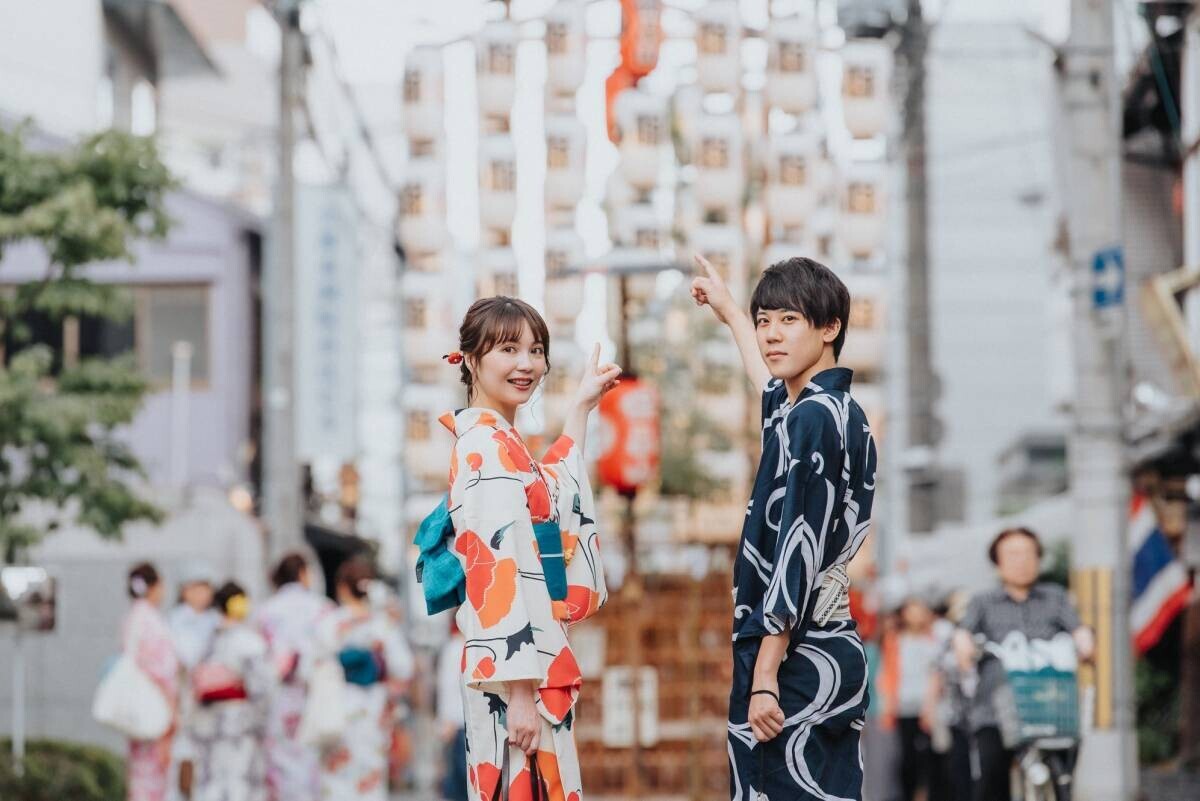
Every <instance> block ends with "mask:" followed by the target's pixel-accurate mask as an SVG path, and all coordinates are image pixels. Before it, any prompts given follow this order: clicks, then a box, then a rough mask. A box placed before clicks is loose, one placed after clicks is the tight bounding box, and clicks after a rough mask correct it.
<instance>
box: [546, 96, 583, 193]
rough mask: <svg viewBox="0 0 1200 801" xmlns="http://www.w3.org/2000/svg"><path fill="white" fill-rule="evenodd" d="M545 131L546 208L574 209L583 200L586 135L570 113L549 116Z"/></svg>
mask: <svg viewBox="0 0 1200 801" xmlns="http://www.w3.org/2000/svg"><path fill="white" fill-rule="evenodd" d="M545 129H546V207H547V208H574V207H575V206H576V205H577V204H578V203H579V200H580V199H581V198H582V197H583V189H584V181H585V177H586V164H585V163H584V162H585V159H586V136H587V132H586V130H585V129H584V126H583V122H582V121H581V120H580V119H579V118H578V117H576V116H574V115H567V114H553V115H550V114H548V115H547V116H546V122H545Z"/></svg>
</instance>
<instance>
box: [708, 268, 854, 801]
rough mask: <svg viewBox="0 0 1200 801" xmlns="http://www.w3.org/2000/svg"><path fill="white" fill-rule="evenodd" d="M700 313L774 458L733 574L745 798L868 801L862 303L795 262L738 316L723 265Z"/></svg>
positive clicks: (753, 502) (734, 752) (758, 484)
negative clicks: (724, 351)
mask: <svg viewBox="0 0 1200 801" xmlns="http://www.w3.org/2000/svg"><path fill="white" fill-rule="evenodd" d="M696 261H697V263H698V264H699V266H700V267H701V268H702V269H703V274H702V275H700V276H698V277H697V278H695V280H694V281H693V282H692V297H693V298H694V299H695V301H696V303H697V305H701V306H704V305H707V306H708V307H709V308H710V309H711V310H712V312H713V314H714V315H715V316H716V318H717V319H718V320H720V321H721V322H722V323H724V324H725V325H726V326H728V327H729V330H730V331H731V332H732V334H733V338H734V341H735V342H736V343H737V346H738V350H739V351H740V352H741V356H742V362H743V364H744V365H745V368H746V373H747V375H748V376H749V378H750V380H751V382H753V384H754V386H755V387H756V388H758V389H760V390H761V391H762V457H761V459H760V461H759V466H758V474H757V476H756V477H755V479H754V489H753V493H752V495H751V498H750V503H749V506H748V507H747V509H746V519H745V523H744V524H743V527H742V539H741V544H740V546H739V549H738V554H737V559H736V563H735V566H734V589H733V594H734V611H733V688H732V690H731V692H730V696H729V741H728V748H729V761H730V797H731V798H732V799H733V801H743V800H744V801H799V800H800V799H823V800H826V799H828V800H834V799H836V800H838V801H841V800H842V799H854V800H855V801H857V800H858V799H861V798H862V761H861V758H860V755H859V737H860V732H861V730H862V726H863V716H864V714H865V713H866V709H867V701H868V697H867V660H866V656H865V655H864V653H863V647H862V642H861V641H860V640H859V637H858V634H857V632H856V631H855V624H854V621H853V620H851V618H850V611H849V600H848V589H849V579H848V578H847V575H846V564H847V563H848V562H849V561H850V560H851V559H852V558H853V557H854V554H855V552H857V551H858V548H859V546H861V545H862V543H863V540H864V539H865V538H866V536H867V529H868V527H869V525H870V519H871V501H872V497H873V495H874V491H875V443H874V440H873V439H872V437H871V429H870V426H869V425H868V423H867V418H866V416H865V415H864V414H863V410H862V408H861V407H860V406H859V405H858V404H857V403H855V401H854V399H853V398H851V397H850V381H851V377H852V373H851V371H850V370H848V369H846V368H844V367H838V366H837V360H838V356H839V354H840V353H841V350H842V344H843V343H844V342H845V339H846V325H847V322H848V319H849V316H850V293H849V291H848V290H847V289H846V285H845V284H843V283H842V282H841V280H839V279H838V277H837V276H836V275H834V274H833V272H832V271H830V270H829V269H828V268H827V267H825V266H823V265H821V264H818V263H817V262H815V261H812V260H811V259H806V258H792V259H787V260H785V261H782V262H779V263H778V264H775V265H772V266H771V267H770V268H768V269H767V270H765V271H764V272H763V275H762V278H761V280H760V281H759V283H758V286H757V287H755V289H754V294H753V298H752V299H751V302H750V314H749V315H747V314H746V312H745V311H744V310H742V309H740V308H738V306H737V303H736V302H735V301H734V299H733V297H732V295H731V294H730V292H729V289H728V288H727V287H726V285H725V282H724V281H723V280H722V279H721V276H720V275H719V274H718V273H717V271H716V270H715V269H713V267H712V265H711V264H709V263H708V262H707V261H705V260H704V259H703V258H701V257H699V256H697V257H696Z"/></svg>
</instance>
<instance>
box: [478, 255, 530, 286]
mask: <svg viewBox="0 0 1200 801" xmlns="http://www.w3.org/2000/svg"><path fill="white" fill-rule="evenodd" d="M479 294H480V296H481V297H486V296H489V295H507V296H509V297H517V296H518V295H519V294H520V285H519V283H518V278H517V256H516V254H515V253H513V251H512V249H511V248H488V249H486V250H483V251H481V252H480V254H479Z"/></svg>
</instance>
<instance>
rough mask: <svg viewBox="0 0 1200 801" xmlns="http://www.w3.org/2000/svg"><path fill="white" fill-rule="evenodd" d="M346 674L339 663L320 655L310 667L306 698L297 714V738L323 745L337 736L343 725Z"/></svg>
mask: <svg viewBox="0 0 1200 801" xmlns="http://www.w3.org/2000/svg"><path fill="white" fill-rule="evenodd" d="M345 689H346V677H345V675H343V673H342V666H341V664H339V663H338V662H336V661H334V660H331V659H323V660H321V661H320V662H317V664H316V665H315V666H314V667H313V672H312V676H311V677H310V678H309V680H308V700H307V701H305V703H304V715H303V716H302V717H301V718H300V730H299V732H298V734H299V737H300V741H301V742H303V743H307V744H308V745H314V746H324V745H328V744H330V743H332V742H335V741H337V740H338V739H340V738H341V736H342V733H343V731H344V730H345V728H346V700H345V697H344V695H343V694H344V693H345Z"/></svg>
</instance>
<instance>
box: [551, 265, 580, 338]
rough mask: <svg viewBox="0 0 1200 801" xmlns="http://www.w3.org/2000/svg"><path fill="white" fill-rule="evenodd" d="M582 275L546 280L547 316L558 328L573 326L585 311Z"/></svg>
mask: <svg viewBox="0 0 1200 801" xmlns="http://www.w3.org/2000/svg"><path fill="white" fill-rule="evenodd" d="M584 280H585V279H584V276H582V275H566V276H559V277H557V278H547V279H546V290H545V296H546V315H547V317H549V318H550V320H551V321H552V322H553V323H554V324H555V325H556V326H557V325H558V324H562V323H566V324H568V325H569V324H573V323H574V322H575V320H576V318H578V317H579V313H580V312H581V311H583V283H584Z"/></svg>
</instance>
